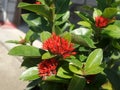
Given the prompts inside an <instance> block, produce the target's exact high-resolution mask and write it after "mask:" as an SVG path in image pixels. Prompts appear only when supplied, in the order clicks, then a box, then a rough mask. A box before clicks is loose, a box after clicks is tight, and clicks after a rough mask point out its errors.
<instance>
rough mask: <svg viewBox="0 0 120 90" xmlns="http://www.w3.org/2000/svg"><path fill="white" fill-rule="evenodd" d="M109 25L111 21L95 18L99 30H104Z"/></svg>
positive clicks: (99, 17) (100, 17)
mask: <svg viewBox="0 0 120 90" xmlns="http://www.w3.org/2000/svg"><path fill="white" fill-rule="evenodd" d="M108 23H109V19H108V18H105V17H103V16H98V17H96V18H95V25H96V26H97V27H99V28H103V27H105V26H107V25H108Z"/></svg>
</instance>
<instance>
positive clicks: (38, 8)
mask: <svg viewBox="0 0 120 90" xmlns="http://www.w3.org/2000/svg"><path fill="white" fill-rule="evenodd" d="M18 7H19V8H22V9H26V10H29V11H32V12H34V13H36V14H38V15H42V16H44V17H46V18H48V20H50V21H51V16H50V15H51V12H50V9H49V7H47V6H46V5H42V4H41V5H36V4H29V3H24V2H21V3H19V5H18Z"/></svg>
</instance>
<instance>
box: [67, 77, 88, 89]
mask: <svg viewBox="0 0 120 90" xmlns="http://www.w3.org/2000/svg"><path fill="white" fill-rule="evenodd" d="M85 85H86V80H85V78H84V77H82V76H78V75H74V76H73V77H72V79H71V81H70V84H69V86H68V89H67V90H84V87H85Z"/></svg>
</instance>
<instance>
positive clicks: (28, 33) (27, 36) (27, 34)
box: [25, 30, 34, 42]
mask: <svg viewBox="0 0 120 90" xmlns="http://www.w3.org/2000/svg"><path fill="white" fill-rule="evenodd" d="M33 34H34V32H33V31H32V30H28V32H27V33H26V36H25V41H26V42H29V41H31V40H30V38H31V36H32V35H33Z"/></svg>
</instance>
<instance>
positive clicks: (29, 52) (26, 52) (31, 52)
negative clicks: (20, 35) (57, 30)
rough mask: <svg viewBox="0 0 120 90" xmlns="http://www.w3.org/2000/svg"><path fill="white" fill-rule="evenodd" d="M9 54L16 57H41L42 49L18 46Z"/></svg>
mask: <svg viewBox="0 0 120 90" xmlns="http://www.w3.org/2000/svg"><path fill="white" fill-rule="evenodd" d="M8 54H9V55H14V56H30V57H32V56H34V57H35V56H41V53H40V49H38V48H36V47H33V46H26V45H21V46H16V47H14V48H12V49H11V50H10V51H9V53H8Z"/></svg>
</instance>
